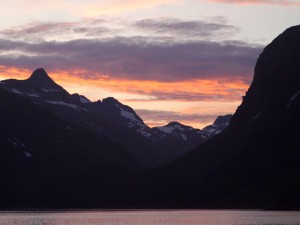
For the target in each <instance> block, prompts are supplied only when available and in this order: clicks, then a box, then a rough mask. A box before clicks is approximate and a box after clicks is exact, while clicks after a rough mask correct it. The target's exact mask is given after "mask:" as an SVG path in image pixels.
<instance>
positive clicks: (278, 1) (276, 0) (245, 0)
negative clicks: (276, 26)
mask: <svg viewBox="0 0 300 225" xmlns="http://www.w3.org/2000/svg"><path fill="white" fill-rule="evenodd" d="M209 1H211V2H218V3H232V4H243V5H246V4H274V5H297V6H300V2H298V1H294V0H209Z"/></svg>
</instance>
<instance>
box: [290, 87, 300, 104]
mask: <svg viewBox="0 0 300 225" xmlns="http://www.w3.org/2000/svg"><path fill="white" fill-rule="evenodd" d="M299 94H300V90H298V91H297V92H296V93H295V94H294V95H293V96H292V97H291V99H290V101H291V102H292V101H294V100H295V99H296V98H297V97H298V95H299Z"/></svg>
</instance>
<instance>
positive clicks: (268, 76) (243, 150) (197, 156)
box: [143, 26, 300, 209]
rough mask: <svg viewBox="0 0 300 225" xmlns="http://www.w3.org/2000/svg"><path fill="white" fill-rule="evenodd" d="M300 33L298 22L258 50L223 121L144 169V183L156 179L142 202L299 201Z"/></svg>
mask: <svg viewBox="0 0 300 225" xmlns="http://www.w3.org/2000/svg"><path fill="white" fill-rule="evenodd" d="M299 40H300V26H295V27H291V28H289V29H287V30H286V31H284V32H283V33H282V34H280V35H279V36H278V37H277V38H275V39H274V40H273V41H272V42H271V43H270V44H269V45H268V46H267V47H266V48H265V49H264V50H263V52H262V53H261V54H260V56H259V58H258V60H257V63H256V66H255V71H254V78H253V82H252V84H251V86H250V88H249V90H248V91H247V93H246V95H245V96H244V97H243V102H242V104H241V105H240V106H239V107H238V109H237V110H236V112H235V114H234V115H233V117H232V119H231V121H230V124H229V126H228V128H227V129H225V130H224V131H223V132H221V133H220V134H217V135H215V136H214V137H213V138H211V139H210V140H208V141H207V142H205V143H204V144H202V145H200V146H199V147H198V148H195V149H194V150H192V151H190V152H189V153H187V154H186V155H184V156H183V157H181V158H180V159H178V160H176V161H174V162H172V163H170V164H168V165H165V166H163V167H161V168H159V169H157V170H156V171H154V172H153V173H152V174H150V175H148V181H147V182H148V183H147V185H149V186H151V182H153V183H154V184H155V187H157V188H156V189H155V191H154V192H155V193H156V195H155V197H153V196H151V198H149V199H144V202H145V201H146V202H148V203H149V205H156V206H158V207H179V208H281V209H287V208H294V209H297V208H298V209H299V208H300V194H299V189H300V177H299V172H300V164H299V160H300V138H299V134H300V63H299V62H300V42H299ZM149 183H150V184H149ZM154 184H153V185H154ZM148 191H149V192H151V191H150V190H148ZM143 195H144V196H148V195H149V194H146V193H144V194H143Z"/></svg>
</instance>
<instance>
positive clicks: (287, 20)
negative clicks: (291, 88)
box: [0, 0, 300, 128]
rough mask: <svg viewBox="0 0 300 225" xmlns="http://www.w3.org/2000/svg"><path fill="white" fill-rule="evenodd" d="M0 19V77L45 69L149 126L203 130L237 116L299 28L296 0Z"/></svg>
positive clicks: (32, 6) (144, 6)
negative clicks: (273, 48) (279, 46)
mask: <svg viewBox="0 0 300 225" xmlns="http://www.w3.org/2000/svg"><path fill="white" fill-rule="evenodd" d="M0 20H1V23H0V30H1V31H0V80H2V79H6V78H17V79H25V78H28V77H29V76H30V74H31V73H32V71H33V70H34V69H36V68H38V67H43V68H45V69H46V71H47V72H48V74H49V75H50V77H52V78H53V79H54V80H55V81H56V82H57V83H58V84H60V85H62V86H63V87H64V88H65V89H67V90H68V91H69V92H70V93H80V94H83V95H85V96H86V97H88V98H89V99H91V100H98V99H103V98H106V97H109V96H113V97H115V98H117V99H118V100H119V101H121V102H122V103H123V104H126V105H129V106H131V107H132V108H133V109H134V110H136V111H137V113H138V114H139V115H140V116H141V118H142V119H143V120H144V121H145V122H146V123H147V124H148V125H149V126H157V125H163V124H166V123H168V122H170V121H175V120H176V121H179V122H182V123H184V124H186V125H191V126H194V127H198V128H202V127H203V126H205V125H207V124H209V123H211V122H212V121H213V120H214V119H215V118H216V116H217V115H224V114H228V113H234V112H235V110H236V107H237V106H238V105H239V104H240V103H241V100H242V96H243V95H244V94H245V91H246V90H247V89H248V87H249V85H250V84H251V81H252V77H253V69H254V65H255V62H256V59H257V57H258V56H259V54H260V52H261V51H262V49H263V47H264V46H265V45H266V44H268V43H269V42H270V41H272V40H273V39H274V38H275V37H276V36H277V35H278V34H280V33H282V32H283V31H284V30H285V29H286V28H288V27H290V26H293V25H297V24H299V23H300V0H185V1H183V0H165V1H163V0H159V1H158V0H149V1H148V0H123V1H121V0H110V1H102V0H60V1H58V0H52V1H48V2H46V1H42V0H1V7H0Z"/></svg>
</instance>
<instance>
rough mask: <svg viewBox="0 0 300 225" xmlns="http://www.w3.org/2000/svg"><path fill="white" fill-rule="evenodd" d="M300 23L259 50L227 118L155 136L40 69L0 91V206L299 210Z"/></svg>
mask: <svg viewBox="0 0 300 225" xmlns="http://www.w3.org/2000/svg"><path fill="white" fill-rule="evenodd" d="M299 40H300V26H294V27H291V28H289V29H287V30H286V31H284V32H283V33H282V34H280V35H279V36H278V37H277V38H275V39H274V40H273V41H272V42H271V43H270V44H269V45H268V46H266V48H265V49H264V50H263V52H262V53H261V54H260V56H259V58H258V60H257V63H256V66H255V70H254V78H253V82H252V84H251V86H250V87H249V90H248V91H247V92H246V95H245V96H244V97H243V101H242V103H241V105H240V106H239V107H238V108H237V110H236V112H235V114H234V115H233V116H232V118H231V116H225V117H219V118H218V119H217V120H216V121H215V122H214V124H212V125H210V126H208V127H206V128H204V129H203V130H198V129H194V128H192V127H188V126H184V125H182V124H180V123H177V122H171V123H169V124H168V125H166V126H162V127H155V128H149V127H148V126H147V125H146V124H145V123H144V122H143V121H142V119H141V118H140V117H139V116H138V115H137V114H136V113H135V112H134V110H133V109H131V108H130V107H128V106H125V105H123V104H121V103H120V102H118V101H117V100H116V99H114V98H106V99H103V100H102V101H97V102H91V101H90V100H88V99H87V98H86V97H84V96H81V95H79V94H72V95H71V94H69V93H68V92H67V91H66V90H64V89H63V88H62V87H61V86H59V85H57V84H56V83H55V82H54V81H53V80H52V79H51V78H50V77H49V76H48V75H47V73H46V72H45V70H43V69H37V70H36V71H34V72H33V74H32V75H31V77H30V78H29V79H27V80H21V81H19V80H12V79H10V80H5V81H2V82H1V83H0V84H1V85H0V106H1V107H0V115H1V117H0V127H1V129H0V146H1V151H0V153H1V159H0V166H1V170H0V174H1V185H0V197H1V204H0V206H1V207H2V208H5V209H7V208H28V207H35V208H76V207H77V208H78V207H79V208H252V209H300V194H299V191H298V190H299V189H300V177H299V172H300V166H299V165H300V164H299V159H300V138H299V137H300V136H299V134H300V42H299Z"/></svg>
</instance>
